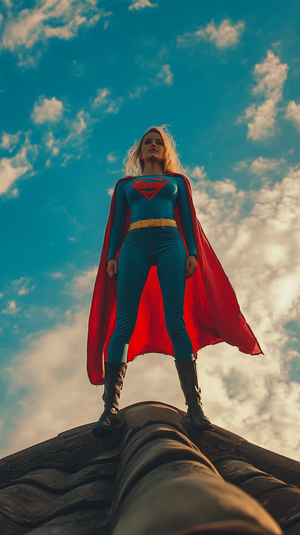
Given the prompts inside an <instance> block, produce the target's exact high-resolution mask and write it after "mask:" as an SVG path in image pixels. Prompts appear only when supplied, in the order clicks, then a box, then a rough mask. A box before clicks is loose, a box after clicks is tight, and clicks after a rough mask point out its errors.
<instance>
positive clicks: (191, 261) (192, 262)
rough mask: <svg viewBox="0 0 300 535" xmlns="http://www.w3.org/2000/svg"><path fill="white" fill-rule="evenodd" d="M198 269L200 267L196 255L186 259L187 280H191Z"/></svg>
mask: <svg viewBox="0 0 300 535" xmlns="http://www.w3.org/2000/svg"><path fill="white" fill-rule="evenodd" d="M197 269H198V266H197V260H196V257H195V255H193V254H191V255H190V256H188V257H187V259H186V264H185V278H186V279H189V278H190V277H192V276H193V275H194V273H195V271H196V270H197Z"/></svg>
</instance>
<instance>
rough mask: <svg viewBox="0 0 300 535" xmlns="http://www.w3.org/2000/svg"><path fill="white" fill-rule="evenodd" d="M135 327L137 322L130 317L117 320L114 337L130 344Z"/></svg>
mask: <svg viewBox="0 0 300 535" xmlns="http://www.w3.org/2000/svg"><path fill="white" fill-rule="evenodd" d="M134 327H135V321H133V320H132V319H131V318H128V317H122V318H118V319H117V324H116V328H115V331H114V336H115V337H117V338H118V339H119V340H120V341H122V342H124V343H128V342H129V340H130V338H131V336H132V334H133V331H134Z"/></svg>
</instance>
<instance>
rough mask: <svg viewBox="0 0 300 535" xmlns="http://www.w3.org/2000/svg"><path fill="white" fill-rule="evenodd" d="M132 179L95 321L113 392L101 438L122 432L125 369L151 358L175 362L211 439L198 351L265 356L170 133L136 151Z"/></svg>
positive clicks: (107, 395) (107, 253) (118, 209)
mask: <svg viewBox="0 0 300 535" xmlns="http://www.w3.org/2000/svg"><path fill="white" fill-rule="evenodd" d="M126 173H127V174H126V177H125V178H124V179H121V180H119V182H118V183H117V185H116V187H115V191H114V195H113V199H112V206H111V211H110V217H109V221H108V225H107V229H106V235H105V239H104V244H103V250H102V255H101V261H100V267H99V272H98V276H97V280H96V284H95V290H94V296H93V302H92V308H91V314H90V322H89V339H88V373H89V377H90V380H91V382H92V383H93V384H103V382H104V383H105V386H104V394H103V400H104V412H103V413H102V415H101V416H100V419H99V420H98V422H97V423H96V424H95V427H94V429H93V433H94V434H95V435H100V434H102V433H103V432H104V431H110V430H112V429H113V428H114V426H115V425H116V423H117V422H118V418H117V413H118V410H119V397H120V392H121V390H122V387H123V381H124V377H125V373H126V368H127V361H129V360H133V358H134V357H135V356H137V355H140V354H144V353H151V352H157V353H164V354H171V355H173V356H174V357H175V365H176V368H177V372H178V375H179V379H180V384H181V388H182V390H183V393H184V396H185V401H186V404H187V406H188V416H189V417H190V420H191V423H192V425H193V426H194V427H195V428H198V429H207V428H209V427H210V426H211V424H210V421H209V419H208V418H207V416H205V414H204V412H203V409H202V403H201V396H200V392H201V391H200V388H199V386H198V379H197V370H196V361H195V359H194V357H195V355H196V354H197V351H198V350H199V349H200V348H201V347H204V346H205V345H208V344H214V343H218V342H222V341H224V340H225V341H227V342H228V343H230V344H231V345H236V346H238V347H239V349H240V350H241V351H243V352H245V353H251V354H258V353H261V350H260V347H259V345H258V342H257V340H256V339H255V337H254V335H253V333H252V331H251V329H250V327H249V325H247V323H246V322H245V319H244V317H243V316H242V314H241V312H240V309H239V306H238V303H237V300H236V296H235V293H234V291H233V289H232V287H231V285H230V283H229V281H228V278H227V277H226V275H225V273H224V271H223V269H222V267H221V265H220V263H219V261H218V259H217V258H216V256H215V254H214V252H213V250H212V248H211V246H210V245H209V243H208V241H207V239H206V237H205V235H204V233H203V231H202V228H201V226H200V224H199V222H198V220H197V218H196V214H195V209H194V206H193V201H192V195H191V188H190V184H189V181H188V179H187V178H186V177H185V176H184V175H183V174H182V173H183V169H182V166H181V164H180V161H179V159H178V156H177V154H176V150H175V142H174V140H173V138H172V137H171V135H170V134H169V132H168V131H167V130H166V128H165V127H152V128H150V129H149V130H148V131H147V132H146V133H145V134H144V135H143V137H142V138H141V140H140V141H139V142H138V143H136V144H135V145H134V146H133V147H132V148H131V149H130V150H129V151H128V162H127V165H126Z"/></svg>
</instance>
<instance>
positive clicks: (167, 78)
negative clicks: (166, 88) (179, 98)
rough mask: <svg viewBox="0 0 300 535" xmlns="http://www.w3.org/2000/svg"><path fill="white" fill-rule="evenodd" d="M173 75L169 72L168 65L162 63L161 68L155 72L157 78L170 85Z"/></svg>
mask: <svg viewBox="0 0 300 535" xmlns="http://www.w3.org/2000/svg"><path fill="white" fill-rule="evenodd" d="M173 76H174V75H173V74H172V73H171V70H170V65H163V66H162V68H161V69H160V70H159V72H158V73H157V78H158V80H159V81H160V82H162V83H164V84H167V85H172V83H173Z"/></svg>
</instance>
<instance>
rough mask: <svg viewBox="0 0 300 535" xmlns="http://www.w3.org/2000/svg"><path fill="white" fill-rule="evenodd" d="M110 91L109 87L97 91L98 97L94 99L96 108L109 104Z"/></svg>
mask: <svg viewBox="0 0 300 535" xmlns="http://www.w3.org/2000/svg"><path fill="white" fill-rule="evenodd" d="M109 93H110V91H109V89H108V88H107V87H104V88H103V89H101V88H100V89H98V90H97V96H96V98H95V99H94V106H96V107H98V106H102V105H103V104H107V97H108V95H109Z"/></svg>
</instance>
